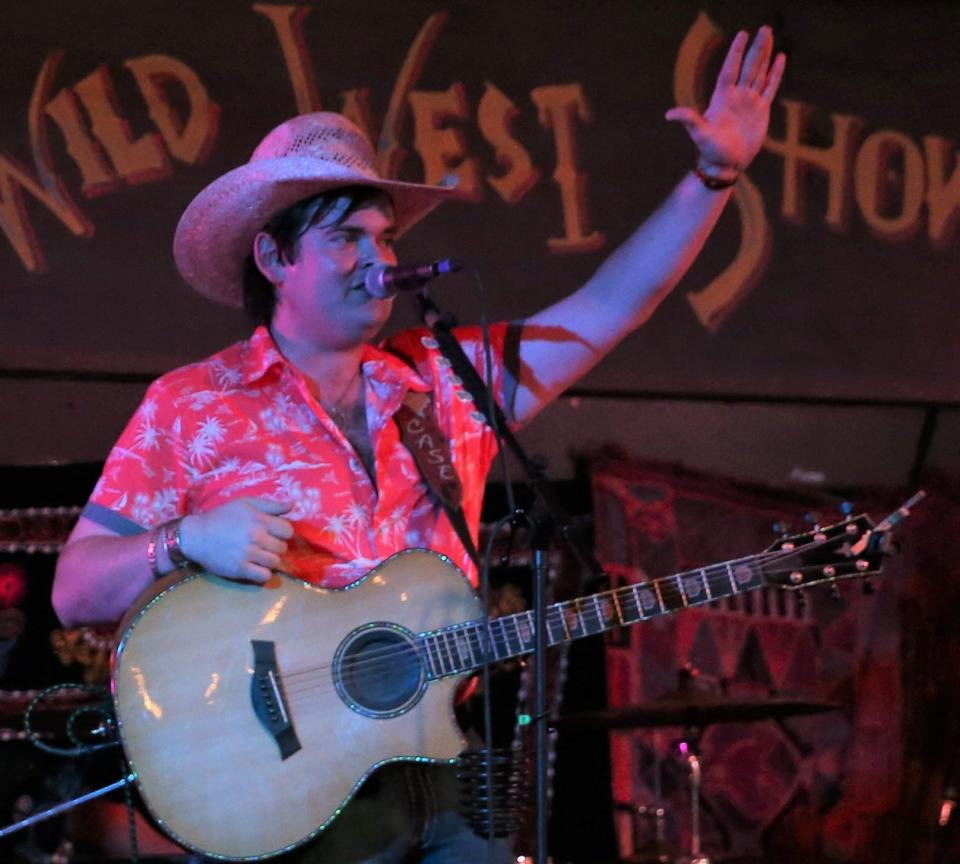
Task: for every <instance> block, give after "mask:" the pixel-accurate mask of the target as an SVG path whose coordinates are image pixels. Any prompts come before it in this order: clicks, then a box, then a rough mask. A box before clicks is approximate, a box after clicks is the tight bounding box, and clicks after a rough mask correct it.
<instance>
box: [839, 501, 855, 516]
mask: <svg viewBox="0 0 960 864" xmlns="http://www.w3.org/2000/svg"><path fill="white" fill-rule="evenodd" d="M840 512H841V513H842V514H843V515H844V517H847V516H849V515H850V514H851V513H853V504H852V503H851V502H850V501H841V502H840Z"/></svg>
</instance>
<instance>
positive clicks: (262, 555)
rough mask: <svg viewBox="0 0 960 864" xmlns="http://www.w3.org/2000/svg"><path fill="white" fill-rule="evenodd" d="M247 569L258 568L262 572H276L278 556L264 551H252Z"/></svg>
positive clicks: (278, 563)
mask: <svg viewBox="0 0 960 864" xmlns="http://www.w3.org/2000/svg"><path fill="white" fill-rule="evenodd" d="M246 566H247V567H258V566H259V568H260V569H262V570H267V571H268V572H269V571H271V570H278V569H279V568H280V556H279V555H277V554H275V553H273V552H268V551H267V550H266V549H259V548H258V549H254V550H253V551H252V552H251V553H250V560H249V561H248V562H247V565H246Z"/></svg>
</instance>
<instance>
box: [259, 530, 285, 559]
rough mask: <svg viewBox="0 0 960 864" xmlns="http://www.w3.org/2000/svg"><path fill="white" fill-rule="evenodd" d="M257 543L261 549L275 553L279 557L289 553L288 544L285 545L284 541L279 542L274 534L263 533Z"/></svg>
mask: <svg viewBox="0 0 960 864" xmlns="http://www.w3.org/2000/svg"><path fill="white" fill-rule="evenodd" d="M256 543H257V545H258V546H259V547H260V548H261V549H266V550H267V551H268V552H273V553H275V554H277V555H283V553H284V552H286V551H287V544H286V543H284V542H283V540H278V539H277V538H276V537H274V536H273V535H272V534H268V533H266V532H263V533H262V534H260V536H259V537H257V540H256Z"/></svg>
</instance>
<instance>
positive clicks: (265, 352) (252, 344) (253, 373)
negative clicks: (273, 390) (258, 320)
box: [240, 324, 287, 386]
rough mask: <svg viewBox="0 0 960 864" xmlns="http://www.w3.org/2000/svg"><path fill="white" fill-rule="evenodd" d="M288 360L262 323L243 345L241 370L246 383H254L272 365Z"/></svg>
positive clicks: (281, 363) (247, 384) (246, 384)
mask: <svg viewBox="0 0 960 864" xmlns="http://www.w3.org/2000/svg"><path fill="white" fill-rule="evenodd" d="M286 362H287V360H286V358H285V357H284V356H283V355H282V354H281V353H280V349H279V348H277V343H276V342H274V341H273V336H271V335H270V331H269V330H268V329H267V328H266V327H265V326H263V325H262V324H261V325H260V326H259V327H257V329H256V330H254V331H253V335H251V337H250V338H249V339H248V340H247V341H246V343H245V344H244V346H243V354H242V357H241V359H240V372H241V375H242V376H243V383H244V385H245V386H249V385H251V384H253V383H254V382H255V381H258V380H259V379H260V378H262V377H263V376H264V375H266V374H267V372H268V371H269V370H270V369H271V368H272V367H274V366H276V365H278V364H279V365H283V364H285V363H286Z"/></svg>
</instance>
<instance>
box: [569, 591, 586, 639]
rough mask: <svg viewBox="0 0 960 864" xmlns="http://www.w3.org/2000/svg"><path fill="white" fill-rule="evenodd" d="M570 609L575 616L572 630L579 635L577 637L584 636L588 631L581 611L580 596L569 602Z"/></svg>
mask: <svg viewBox="0 0 960 864" xmlns="http://www.w3.org/2000/svg"><path fill="white" fill-rule="evenodd" d="M567 605H568V607H569V609H570V614H571V616H572V617H573V627H572V628H571V629H572V631H573V632H574V633H575V634H576V635H577V637H580V636H583V635H584V633H585V632H586V631H585V629H584V626H583V615H582V613H581V612H580V598H579V597H578V598H577V599H576V600H572V601H570V603H569V604H567Z"/></svg>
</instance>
